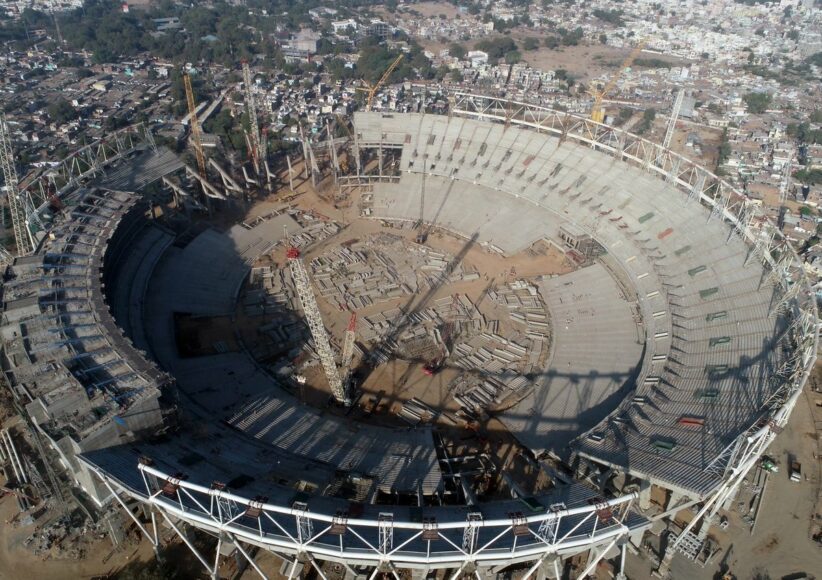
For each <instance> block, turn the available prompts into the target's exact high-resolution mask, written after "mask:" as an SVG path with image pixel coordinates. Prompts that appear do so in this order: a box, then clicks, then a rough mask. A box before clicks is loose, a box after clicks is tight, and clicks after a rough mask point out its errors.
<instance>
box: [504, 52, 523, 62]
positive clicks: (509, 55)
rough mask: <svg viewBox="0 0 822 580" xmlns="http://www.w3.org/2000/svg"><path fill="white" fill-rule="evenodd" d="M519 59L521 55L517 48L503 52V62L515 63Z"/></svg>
mask: <svg viewBox="0 0 822 580" xmlns="http://www.w3.org/2000/svg"><path fill="white" fill-rule="evenodd" d="M520 60H522V55H521V54H520V52H519V51H518V50H512V51H510V52H506V53H505V62H506V63H508V64H517V63H518V62H519V61H520Z"/></svg>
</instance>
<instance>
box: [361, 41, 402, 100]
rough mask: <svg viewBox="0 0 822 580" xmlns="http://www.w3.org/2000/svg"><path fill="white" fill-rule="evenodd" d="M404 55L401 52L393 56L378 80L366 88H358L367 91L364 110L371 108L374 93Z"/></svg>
mask: <svg viewBox="0 0 822 580" xmlns="http://www.w3.org/2000/svg"><path fill="white" fill-rule="evenodd" d="M404 56H405V55H403V54H401V55H399V56H398V57H397V58H395V59H394V62H392V63H391V64H390V65H389V66H388V68H387V69H385V72H384V73H382V76H381V77H380V80H378V81H377V82H376V83H374V84H373V85H371V86H368V87H367V88H360V89H359V90H361V91H366V92H367V93H368V101H367V102H366V105H365V110H366V111H370V110H371V105H372V104H373V102H374V95H376V94H377V91H378V90H380V87H381V86H383V85H384V84H385V82H386V81H387V80H388V77H390V76H391V73H393V72H394V69H395V68H397V66H398V65H399V64H400V61H401V60H402V59H403V57H404Z"/></svg>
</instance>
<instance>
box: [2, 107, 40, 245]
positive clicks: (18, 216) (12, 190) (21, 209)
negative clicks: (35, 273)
mask: <svg viewBox="0 0 822 580" xmlns="http://www.w3.org/2000/svg"><path fill="white" fill-rule="evenodd" d="M0 164H2V166H3V177H4V179H5V180H6V196H7V197H8V201H9V212H10V213H11V225H12V228H13V229H14V243H15V244H16V245H17V255H18V256H27V255H29V254H31V253H32V252H33V251H34V242H33V241H32V239H31V235H30V232H29V229H28V226H27V225H26V210H25V206H24V204H23V200H22V198H21V196H20V191H19V188H18V183H19V182H18V181H17V171H16V170H15V169H14V150H13V149H12V146H11V137H10V136H9V127H8V125H7V124H6V116H5V115H4V114H2V113H0Z"/></svg>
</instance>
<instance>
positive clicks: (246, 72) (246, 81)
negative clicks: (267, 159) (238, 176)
mask: <svg viewBox="0 0 822 580" xmlns="http://www.w3.org/2000/svg"><path fill="white" fill-rule="evenodd" d="M243 86H244V88H245V106H246V108H247V109H248V122H249V126H250V131H249V133H250V135H249V137H250V140H251V151H250V153H251V160H252V162H253V163H254V172H255V173H257V174H258V175H259V173H260V156H261V155H260V152H261V151H262V147H261V145H260V124H259V121H258V119H257V103H256V102H255V100H254V91H253V90H252V88H251V67H249V66H248V61H243Z"/></svg>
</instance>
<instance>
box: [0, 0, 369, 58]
mask: <svg viewBox="0 0 822 580" xmlns="http://www.w3.org/2000/svg"><path fill="white" fill-rule="evenodd" d="M376 3H377V0H347V1H346V7H347V8H356V7H358V6H367V5H373V4H376ZM324 4H326V3H324V2H323V1H322V0H300V1H299V2H293V1H292V0H247V1H246V2H244V3H243V4H242V5H240V4H239V3H229V2H227V1H226V0H215V1H214V2H211V3H209V4H207V5H200V6H198V7H197V9H190V8H189V7H188V6H186V5H184V4H182V3H176V2H173V1H172V0H160V1H159V2H156V3H152V5H151V8H150V9H148V10H140V11H133V12H129V13H124V12H123V10H122V2H120V1H119V0H86V1H85V3H84V5H83V7H82V8H78V9H75V10H71V11H66V12H63V13H61V14H59V15H57V18H58V21H59V24H60V29H61V32H62V35H63V38H64V40H65V42H66V44H67V46H68V47H69V48H70V49H72V50H88V51H89V52H91V53H92V54H93V55H94V60H95V61H97V62H114V61H117V60H119V59H121V58H128V57H132V56H135V55H136V54H138V53H140V52H143V51H151V52H152V53H153V54H156V55H158V56H161V57H163V58H169V59H174V60H176V61H185V62H195V63H196V62H200V61H207V62H210V63H217V64H224V65H227V66H229V65H231V66H233V65H235V64H236V62H237V61H238V60H240V59H242V58H247V57H249V56H251V55H252V54H255V53H257V54H260V53H262V54H266V55H267V56H269V57H271V58H274V59H278V58H279V53H278V51H277V49H276V46H275V44H274V43H273V41H271V40H270V39H269V35H271V34H273V33H274V32H276V31H277V30H278V27H282V26H283V25H284V26H285V27H286V28H288V29H291V30H297V29H299V28H300V27H301V26H310V27H316V23H315V22H314V21H313V20H312V19H311V17H310V15H309V14H308V11H309V10H310V9H312V8H316V7H318V6H322V5H324ZM263 10H265V11H266V12H267V15H263V14H262V11H263ZM168 17H178V18H179V19H180V21H181V23H182V25H183V27H184V28H185V33H183V32H180V31H172V32H168V33H166V34H162V35H157V34H154V33H155V32H156V30H155V28H156V27H155V25H154V23H153V22H152V20H153V19H155V18H168ZM35 28H44V29H46V30H49V31H50V33H51V36H52V37H56V34H55V30H54V21H53V19H52V18H51V16H50V15H47V14H45V13H43V12H39V11H36V10H32V9H26V10H25V11H24V13H23V15H22V18H21V19H20V20H18V21H8V22H5V23H3V24H2V25H0V40H9V41H15V42H17V43H19V44H21V45H26V44H28V43H30V42H32V39H31V38H30V34H29V31H30V30H32V29H35ZM332 51H333V47H332ZM275 64H277V63H275ZM279 64H281V62H280V63H279Z"/></svg>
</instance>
